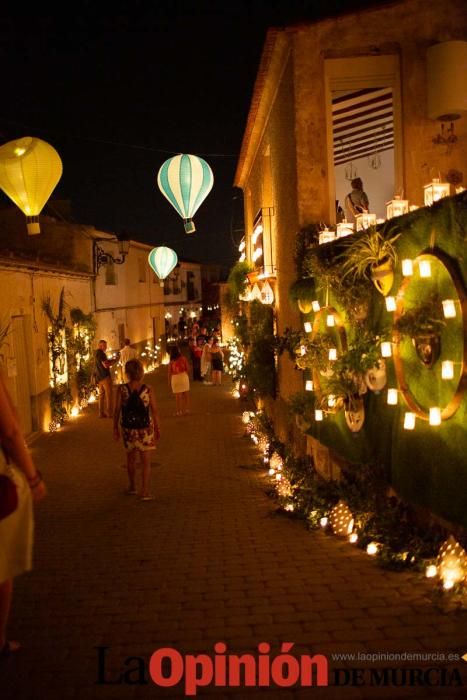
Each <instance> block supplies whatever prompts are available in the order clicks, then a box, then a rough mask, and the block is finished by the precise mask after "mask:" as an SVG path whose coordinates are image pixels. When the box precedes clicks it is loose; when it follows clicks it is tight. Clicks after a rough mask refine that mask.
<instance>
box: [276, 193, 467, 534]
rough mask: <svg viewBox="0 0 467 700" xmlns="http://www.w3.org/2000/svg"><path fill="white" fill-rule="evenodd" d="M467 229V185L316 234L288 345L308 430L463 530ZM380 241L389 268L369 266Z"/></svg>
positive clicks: (305, 259)
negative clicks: (367, 225)
mask: <svg viewBox="0 0 467 700" xmlns="http://www.w3.org/2000/svg"><path fill="white" fill-rule="evenodd" d="M466 231H467V195H466V193H465V192H464V193H463V194H459V195H457V196H454V197H447V198H445V199H441V200H440V201H439V202H437V203H435V204H434V205H433V206H430V207H424V208H421V209H418V210H417V211H414V212H411V213H408V214H406V215H404V216H401V217H397V218H393V219H389V220H388V221H386V222H385V224H384V225H382V226H380V227H378V231H376V229H368V230H366V231H363V232H360V233H356V234H353V235H351V236H348V237H346V238H342V239H336V240H335V241H334V242H331V243H327V244H324V245H317V239H313V237H312V235H311V238H308V239H307V240H305V242H304V243H303V242H302V248H301V251H302V255H301V257H300V260H299V263H300V264H299V273H300V278H301V283H302V284H303V283H304V280H305V281H306V283H307V284H308V292H307V293H306V292H304V293H303V294H302V295H300V294H298V296H299V297H300V296H301V298H302V303H301V308H302V310H303V309H304V310H305V311H308V313H306V314H302V322H303V331H302V332H301V333H300V334H299V335H296V336H294V337H291V338H289V342H288V346H289V349H291V351H292V354H294V355H295V359H296V366H297V367H298V371H301V373H302V381H303V396H307V397H308V402H307V403H303V404H302V405H301V406H300V408H298V409H297V413H299V414H301V418H302V428H303V430H304V431H305V432H306V433H308V434H309V435H310V436H312V437H313V438H315V439H317V440H318V441H319V442H320V443H321V444H322V445H325V446H327V447H328V448H330V450H331V451H332V452H334V453H336V454H338V455H340V456H341V457H343V458H344V459H345V460H347V461H349V462H351V463H374V464H382V465H383V466H384V469H385V472H386V476H387V479H388V481H389V482H390V483H391V484H392V485H393V487H394V488H395V490H396V491H397V493H398V494H399V495H400V496H401V497H403V498H404V499H407V500H409V501H411V502H413V503H417V504H419V505H420V506H425V507H427V508H428V509H430V510H432V511H433V512H435V513H437V514H438V515H439V516H442V517H443V518H445V519H447V520H449V521H452V522H456V523H459V524H462V525H464V526H466V525H467V519H466V518H467V514H466V511H465V493H466V492H467V461H466V459H465V454H466V443H467V440H466V437H467V436H466V430H467V428H466V426H467V416H466V408H467V402H466V398H465V388H466V369H465V359H466V330H465V326H466V296H465V284H466V272H467V268H466V264H465V257H464V254H465V239H466ZM299 235H301V236H302V239H303V235H304V234H303V232H302V233H301V234H299ZM308 235H310V232H309V231H308ZM371 236H373V238H374V237H376V236H379V243H378V245H384V243H385V242H389V245H390V255H389V256H388V258H389V264H387V259H386V261H385V263H386V267H387V268H388V270H387V271H385V270H384V269H383V270H380V269H375V267H373V268H372V267H371V265H372V263H371V260H370V258H371V255H369V253H368V248H367V247H365V245H362V244H366V243H368V240H369V238H371ZM391 250H392V253H391ZM387 252H388V249H386V253H387ZM365 256H366V257H365ZM359 265H360V266H359ZM383 267H384V265H383ZM333 280H334V284H333ZM339 280H340V281H339ZM342 280H343V282H342ZM295 286H298V287H299V286H300V284H299V282H297V283H296V285H295ZM294 299H295V301H294V302H292V303H296V302H297V294H295V296H294ZM305 302H306V304H305ZM312 305H313V308H314V309H315V310H313V308H312ZM330 317H332V320H330ZM311 388H312V389H313V390H312V391H311ZM307 390H308V391H307ZM297 405H298V404H297ZM360 409H362V410H363V413H361V415H360V414H359V413H358V411H359V410H360ZM352 413H354V414H355V415H354V417H353V418H352ZM303 418H304V419H305V420H304V422H303Z"/></svg>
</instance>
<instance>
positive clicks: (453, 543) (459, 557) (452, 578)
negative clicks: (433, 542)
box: [436, 535, 467, 590]
mask: <svg viewBox="0 0 467 700" xmlns="http://www.w3.org/2000/svg"><path fill="white" fill-rule="evenodd" d="M436 568H437V571H438V576H439V577H440V579H441V580H442V582H443V587H444V588H445V589H446V590H448V589H450V588H453V586H455V585H456V584H458V583H461V582H462V581H464V580H465V578H466V575H467V553H466V551H465V549H463V547H461V545H460V544H459V542H457V540H456V539H455V538H454V537H453V536H452V535H450V536H449V538H448V539H447V540H446V541H445V542H444V543H443V544H442V545H441V547H440V550H439V553H438V558H437V560H436Z"/></svg>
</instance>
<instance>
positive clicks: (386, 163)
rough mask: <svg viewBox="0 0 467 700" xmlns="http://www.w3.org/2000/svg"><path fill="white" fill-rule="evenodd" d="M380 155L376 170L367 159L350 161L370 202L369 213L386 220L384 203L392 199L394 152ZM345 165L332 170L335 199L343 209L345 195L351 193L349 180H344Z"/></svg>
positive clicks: (385, 152) (393, 193)
mask: <svg viewBox="0 0 467 700" xmlns="http://www.w3.org/2000/svg"><path fill="white" fill-rule="evenodd" d="M380 155H381V167H380V168H378V169H377V170H373V168H372V167H371V166H370V165H369V164H368V158H367V157H366V156H365V158H359V159H358V160H354V161H352V163H353V166H354V168H355V170H356V171H357V172H356V175H355V176H354V177H360V178H361V179H362V182H363V189H364V190H365V192H366V193H367V195H368V199H369V200H370V211H371V212H372V213H373V214H376V216H377V218H378V219H380V218H381V219H385V218H386V202H388V201H389V200H390V199H393V197H394V195H395V194H402V193H399V192H394V151H393V150H390V151H384V152H383V153H381V154H380ZM345 168H346V165H338V166H337V167H336V168H334V176H335V179H336V199H338V200H339V204H340V206H341V207H342V208H343V209H344V200H345V197H346V196H347V194H348V193H349V192H350V191H351V189H352V188H351V186H350V182H349V180H346V179H345Z"/></svg>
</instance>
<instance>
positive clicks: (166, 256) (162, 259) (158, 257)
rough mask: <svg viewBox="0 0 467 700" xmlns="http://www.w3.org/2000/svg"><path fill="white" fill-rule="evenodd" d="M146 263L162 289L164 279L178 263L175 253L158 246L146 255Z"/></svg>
mask: <svg viewBox="0 0 467 700" xmlns="http://www.w3.org/2000/svg"><path fill="white" fill-rule="evenodd" d="M148 262H149V265H150V266H151V268H152V269H153V270H154V272H155V273H156V275H157V276H158V277H159V279H160V285H161V287H163V286H164V280H165V278H166V277H168V275H170V273H171V272H172V270H173V269H174V267H175V266H176V264H177V262H178V258H177V253H176V252H175V251H174V250H172V248H166V247H165V246H159V247H158V248H153V249H152V250H151V252H150V253H149V255H148Z"/></svg>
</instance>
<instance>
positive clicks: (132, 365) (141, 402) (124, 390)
mask: <svg viewBox="0 0 467 700" xmlns="http://www.w3.org/2000/svg"><path fill="white" fill-rule="evenodd" d="M125 375H126V378H127V379H128V383H127V384H121V385H120V386H119V387H118V391H117V399H116V406H115V414H114V438H115V440H119V439H120V425H119V419H120V415H121V428H122V436H123V445H124V447H125V450H126V458H127V472H128V490H127V493H128V494H130V495H136V494H137V493H138V491H137V489H136V457H137V456H139V461H140V463H141V478H142V481H141V490H140V491H139V496H140V498H141V500H142V501H152V500H154V496H153V495H152V494H151V493H150V489H149V482H150V476H151V464H150V453H151V451H152V450H155V449H156V444H157V441H158V440H159V437H160V430H159V416H158V412H157V406H156V401H155V399H154V394H153V392H152V389H151V387H149V386H147V384H144V383H143V378H144V369H143V365H142V364H141V362H140V361H139V360H137V359H133V360H129V361H128V362H127V363H126V364H125Z"/></svg>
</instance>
